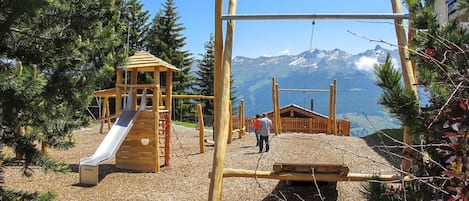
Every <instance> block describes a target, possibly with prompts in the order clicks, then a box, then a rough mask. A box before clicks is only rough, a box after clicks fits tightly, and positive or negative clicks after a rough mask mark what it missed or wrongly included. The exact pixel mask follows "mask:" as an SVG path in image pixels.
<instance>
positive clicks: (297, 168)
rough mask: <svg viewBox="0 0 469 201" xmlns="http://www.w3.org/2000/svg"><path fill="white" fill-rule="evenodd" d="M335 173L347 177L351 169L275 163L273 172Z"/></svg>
mask: <svg viewBox="0 0 469 201" xmlns="http://www.w3.org/2000/svg"><path fill="white" fill-rule="evenodd" d="M313 169H314V173H315V174H316V173H335V174H338V175H347V174H348V173H349V168H348V167H347V166H345V165H343V164H311V163H275V164H274V165H273V170H274V172H276V173H280V172H296V173H310V174H312V173H313Z"/></svg>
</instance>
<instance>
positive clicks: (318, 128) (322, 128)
mask: <svg viewBox="0 0 469 201" xmlns="http://www.w3.org/2000/svg"><path fill="white" fill-rule="evenodd" d="M254 119H255V118H254V117H246V118H245V121H246V123H245V125H246V131H247V132H251V133H252V132H254V127H253V122H254ZM280 121H281V123H282V132H283V133H285V132H298V133H327V121H328V119H312V118H290V117H282V118H281V120H280ZM232 122H233V129H236V128H239V127H240V126H239V125H240V122H239V117H233V119H232ZM273 128H274V126H272V129H271V132H273ZM337 131H338V132H337V133H338V134H340V135H345V136H349V135H350V122H349V121H347V120H343V119H339V120H337Z"/></svg>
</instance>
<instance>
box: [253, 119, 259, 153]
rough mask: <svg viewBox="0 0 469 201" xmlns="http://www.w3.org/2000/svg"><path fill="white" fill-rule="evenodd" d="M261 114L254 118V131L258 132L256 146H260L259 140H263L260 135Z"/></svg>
mask: <svg viewBox="0 0 469 201" xmlns="http://www.w3.org/2000/svg"><path fill="white" fill-rule="evenodd" d="M260 117H261V115H259V114H256V119H254V123H253V126H254V133H256V147H257V146H259V142H260V141H261V139H260V136H259V120H260V119H259V118H260Z"/></svg>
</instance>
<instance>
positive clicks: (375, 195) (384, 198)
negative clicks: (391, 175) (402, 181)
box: [360, 182, 398, 201]
mask: <svg viewBox="0 0 469 201" xmlns="http://www.w3.org/2000/svg"><path fill="white" fill-rule="evenodd" d="M360 191H361V193H362V196H363V198H365V199H366V200H369V201H394V200H398V199H394V198H393V196H392V194H390V192H389V191H388V187H387V186H386V185H384V184H381V183H377V182H368V183H366V184H364V185H363V186H362V189H361V190H360Z"/></svg>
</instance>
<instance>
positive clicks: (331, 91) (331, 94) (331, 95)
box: [327, 84, 334, 134]
mask: <svg viewBox="0 0 469 201" xmlns="http://www.w3.org/2000/svg"><path fill="white" fill-rule="evenodd" d="M333 98H334V86H333V85H332V84H331V85H329V118H328V119H327V134H331V133H332V126H333V125H332V115H333V114H332V113H333V110H332V102H333Z"/></svg>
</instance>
